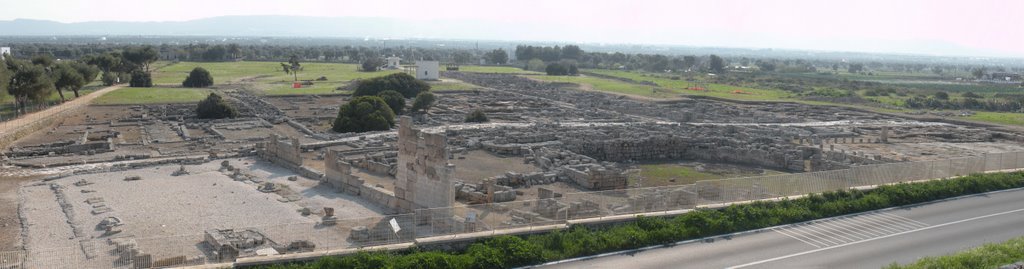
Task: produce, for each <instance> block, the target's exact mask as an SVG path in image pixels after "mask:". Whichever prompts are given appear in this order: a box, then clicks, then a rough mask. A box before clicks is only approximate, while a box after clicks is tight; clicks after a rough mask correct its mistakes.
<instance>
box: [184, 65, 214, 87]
mask: <svg viewBox="0 0 1024 269" xmlns="http://www.w3.org/2000/svg"><path fill="white" fill-rule="evenodd" d="M212 85H213V76H211V75H210V71H206V69H204V68H202V67H196V68H193V69H192V72H189V73H188V76H187V77H185V81H182V82H181V86H184V87H186V88H205V87H210V86H212Z"/></svg>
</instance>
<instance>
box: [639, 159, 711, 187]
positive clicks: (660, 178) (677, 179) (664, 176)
mask: <svg viewBox="0 0 1024 269" xmlns="http://www.w3.org/2000/svg"><path fill="white" fill-rule="evenodd" d="M720 178H723V176H721V175H716V174H712V173H704V172H700V171H697V170H695V169H694V168H693V167H689V166H683V165H679V164H675V163H666V164H642V165H640V172H639V173H634V174H630V175H629V186H635V185H636V184H637V183H640V184H642V185H643V186H644V187H654V186H669V185H680V184H692V183H694V182H697V181H700V180H710V179H720Z"/></svg>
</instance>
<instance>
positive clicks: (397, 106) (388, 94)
mask: <svg viewBox="0 0 1024 269" xmlns="http://www.w3.org/2000/svg"><path fill="white" fill-rule="evenodd" d="M377 97H380V99H383V100H384V103H387V104H388V107H390V108H391V111H392V112H395V114H402V110H405V96H402V94H401V93H399V92H397V91H394V90H386V91H382V92H380V93H378V94H377Z"/></svg>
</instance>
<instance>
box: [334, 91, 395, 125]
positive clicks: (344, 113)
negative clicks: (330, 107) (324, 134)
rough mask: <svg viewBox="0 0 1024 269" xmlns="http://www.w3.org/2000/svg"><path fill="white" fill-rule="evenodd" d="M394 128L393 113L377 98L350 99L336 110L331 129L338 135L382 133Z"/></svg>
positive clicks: (360, 97)
mask: <svg viewBox="0 0 1024 269" xmlns="http://www.w3.org/2000/svg"><path fill="white" fill-rule="evenodd" d="M393 126H395V112H394V111H392V110H391V107H389V106H388V104H387V103H386V102H384V99H382V98H380V97H377V96H359V97H355V98H352V100H349V101H348V103H345V104H344V105H342V106H341V108H340V109H339V110H338V117H337V118H335V119H334V125H333V126H332V129H333V130H334V131H335V132H339V133H360V132H368V131H382V130H388V129H391V127H393Z"/></svg>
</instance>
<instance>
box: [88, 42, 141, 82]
mask: <svg viewBox="0 0 1024 269" xmlns="http://www.w3.org/2000/svg"><path fill="white" fill-rule="evenodd" d="M159 59H160V52H158V51H157V50H156V49H155V48H153V47H152V46H141V47H126V48H124V49H121V50H115V51H110V52H106V53H100V54H89V55H85V56H83V57H82V58H81V59H80V61H82V62H85V63H88V64H91V65H95V66H97V67H99V68H100V69H101V70H103V77H102V79H103V84H104V85H107V86H110V85H114V84H116V83H119V82H123V81H125V80H128V81H129V86H131V87H153V78H152V76H151V75H150V73H149V72H150V65H152V64H153V63H154V62H156V61H157V60H159Z"/></svg>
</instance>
